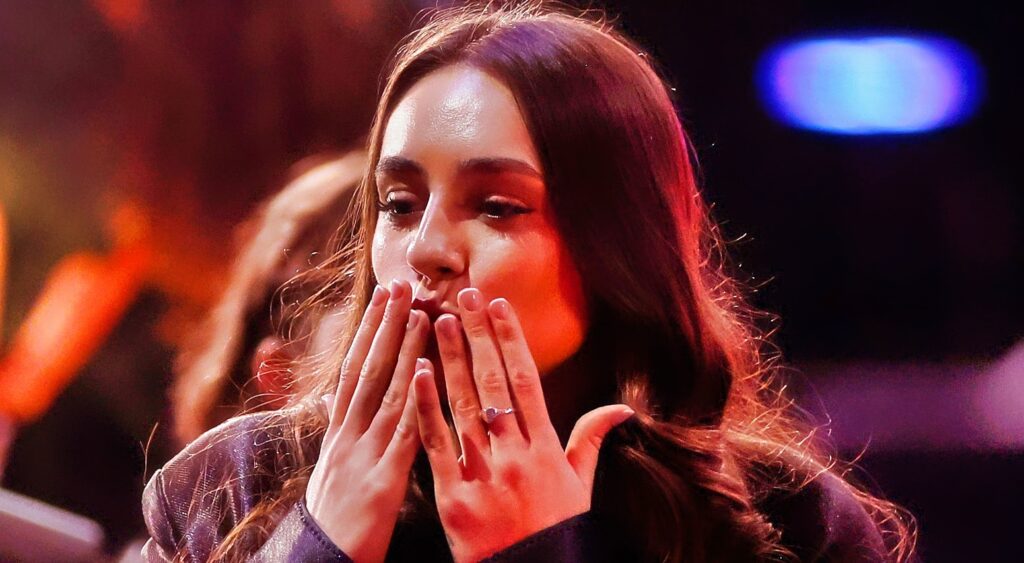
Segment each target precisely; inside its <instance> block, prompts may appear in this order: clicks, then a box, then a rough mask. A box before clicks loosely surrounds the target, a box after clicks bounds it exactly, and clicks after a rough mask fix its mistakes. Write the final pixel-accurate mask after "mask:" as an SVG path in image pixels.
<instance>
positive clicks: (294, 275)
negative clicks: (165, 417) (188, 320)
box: [171, 151, 365, 445]
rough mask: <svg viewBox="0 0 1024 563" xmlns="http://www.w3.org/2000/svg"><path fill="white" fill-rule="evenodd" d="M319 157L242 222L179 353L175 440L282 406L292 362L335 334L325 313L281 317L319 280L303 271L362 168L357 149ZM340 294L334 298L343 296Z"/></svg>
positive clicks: (315, 259) (321, 247)
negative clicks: (217, 289)
mask: <svg viewBox="0 0 1024 563" xmlns="http://www.w3.org/2000/svg"><path fill="white" fill-rule="evenodd" d="M318 160H320V161H321V162H320V163H319V164H313V163H311V162H305V163H303V164H300V165H299V166H298V167H297V168H298V169H300V170H303V171H302V172H301V173H299V175H298V177H297V178H296V179H295V180H293V181H291V182H290V183H289V184H288V185H287V186H285V187H284V189H282V190H281V192H280V193H278V194H275V195H274V196H273V197H271V198H270V199H269V200H268V201H267V202H266V203H264V204H263V205H262V206H261V207H260V209H259V210H258V211H257V212H256V214H255V216H254V217H253V218H251V219H250V220H248V221H246V223H245V224H244V225H243V227H242V229H241V232H242V233H243V235H242V236H243V241H244V242H243V243H242V245H241V247H240V250H239V251H238V254H237V257H236V258H235V260H234V265H233V268H232V272H231V275H230V277H229V279H228V285H227V288H226V289H225V290H224V294H223V295H222V296H221V298H220V300H219V301H218V302H217V303H216V304H215V305H214V306H213V308H212V309H211V311H210V315H209V317H208V318H207V319H206V321H205V322H204V324H203V326H202V328H200V330H198V331H196V332H195V333H194V334H193V335H192V336H191V337H190V338H189V339H188V341H187V342H186V344H185V346H184V347H183V348H182V349H181V352H180V354H179V357H178V360H177V362H176V363H177V366H176V370H175V371H176V376H175V382H174V385H173V386H172V391H171V397H172V409H173V413H172V419H173V420H174V431H175V437H176V438H177V439H178V441H179V442H180V443H181V445H185V444H187V443H189V442H191V441H192V440H194V439H196V438H197V437H199V435H200V434H202V433H203V432H205V431H207V430H209V429H210V428H212V427H214V426H216V425H217V424H220V423H221V422H223V421H225V420H227V419H228V418H230V417H232V416H235V415H237V414H240V413H241V412H243V411H253V410H260V409H264V408H273V407H276V406H279V405H280V404H282V403H283V402H285V401H286V400H287V393H288V390H289V388H290V387H291V380H292V379H293V376H292V370H294V369H300V366H299V365H298V364H299V363H300V362H299V360H300V359H301V358H303V357H304V356H306V355H307V354H313V355H316V354H317V353H318V352H320V351H321V350H324V349H325V348H326V347H328V346H330V343H332V342H333V340H334V339H333V337H332V333H333V331H334V330H337V326H336V325H338V324H339V323H340V320H339V319H338V315H337V314H334V315H332V314H324V315H323V322H324V323H326V324H325V325H323V326H321V327H313V326H309V324H308V323H305V324H296V325H288V326H285V324H284V322H283V321H284V320H285V319H288V318H290V317H291V313H292V312H293V311H294V308H295V306H296V305H298V304H299V303H301V302H304V301H306V300H307V299H308V298H309V297H311V296H312V294H313V292H315V291H317V290H318V289H319V286H320V285H322V284H323V281H324V280H322V279H319V278H318V277H317V276H316V275H315V273H307V274H306V275H304V276H303V275H301V274H303V273H306V272H308V271H309V270H313V271H314V272H315V271H316V270H317V269H318V268H319V267H320V266H321V264H322V262H323V261H324V259H325V258H326V256H327V255H328V254H327V249H328V247H329V242H330V241H331V238H332V236H334V235H335V233H336V231H337V226H338V222H339V221H340V219H341V218H342V217H343V216H344V215H345V213H346V212H347V211H348V206H349V204H350V202H351V199H352V192H353V191H354V190H355V187H356V184H358V182H359V180H360V179H361V175H362V172H363V168H364V166H365V155H364V154H363V153H362V152H361V151H357V152H354V153H350V154H348V155H346V156H345V157H343V158H339V159H331V160H328V161H326V162H323V159H318ZM339 290H340V291H339V294H338V295H336V296H335V298H336V299H338V300H340V299H341V298H343V297H344V295H345V294H346V293H347V289H346V288H339ZM338 306H340V303H338ZM316 328H320V329H321V330H314V329H316Z"/></svg>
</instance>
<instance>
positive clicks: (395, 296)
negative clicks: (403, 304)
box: [391, 279, 405, 301]
mask: <svg viewBox="0 0 1024 563" xmlns="http://www.w3.org/2000/svg"><path fill="white" fill-rule="evenodd" d="M404 296H405V285H404V284H403V283H402V282H400V281H398V280H397V279H395V280H391V300H392V301H398V300H399V299H401V298H402V297H404Z"/></svg>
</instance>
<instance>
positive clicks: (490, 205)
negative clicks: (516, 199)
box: [481, 200, 533, 219]
mask: <svg viewBox="0 0 1024 563" xmlns="http://www.w3.org/2000/svg"><path fill="white" fill-rule="evenodd" d="M481 211H482V212H483V213H484V214H485V215H487V216H488V217H490V218H492V219H506V218H509V217H514V216H516V215H524V214H526V213H529V212H530V211H533V210H532V209H530V208H528V207H523V206H522V205H518V204H515V203H512V202H508V201H500V200H488V201H485V202H484V203H483V205H482V206H481Z"/></svg>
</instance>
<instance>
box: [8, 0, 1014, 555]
mask: <svg viewBox="0 0 1024 563" xmlns="http://www.w3.org/2000/svg"><path fill="white" fill-rule="evenodd" d="M570 3H571V4H577V5H584V6H593V7H603V8H606V9H607V11H608V12H609V13H610V14H612V15H617V19H618V21H619V24H620V25H621V26H622V27H623V28H624V29H625V30H626V32H627V33H628V34H630V35H631V36H633V37H634V38H636V39H637V40H638V41H639V42H640V43H641V44H642V45H644V46H645V48H647V49H648V50H649V51H648V52H649V53H650V54H651V55H652V56H653V57H654V58H655V59H656V60H658V61H660V63H661V64H662V67H663V68H662V71H663V73H664V75H665V76H666V77H667V79H668V80H669V82H670V83H671V85H672V86H673V87H674V88H675V90H676V95H677V96H678V104H679V108H680V111H681V114H682V116H683V118H684V121H685V123H686V125H687V127H688V129H689V133H690V135H691V139H692V141H693V144H694V146H695V149H696V153H697V155H698V157H699V160H700V164H701V173H702V177H703V179H702V182H703V185H704V190H705V194H706V196H707V198H708V200H709V201H711V202H712V203H713V205H714V210H713V212H714V214H715V216H716V218H718V219H719V220H720V221H721V223H722V228H723V231H724V234H725V235H726V237H727V238H728V239H730V240H733V241H735V242H734V243H733V244H732V252H733V256H734V257H735V259H736V262H737V263H739V264H741V268H742V272H743V273H744V275H745V276H746V277H748V278H749V279H750V281H751V283H752V284H753V285H754V286H755V287H756V288H757V291H756V293H755V294H754V301H755V304H756V305H757V306H759V307H761V308H763V309H766V310H768V311H771V312H774V313H777V314H778V315H779V317H780V319H781V320H780V321H779V322H778V323H777V324H778V332H777V333H776V336H775V338H776V342H777V343H778V345H779V346H780V348H781V349H782V352H783V354H784V358H785V360H786V363H787V364H788V365H789V366H790V367H791V368H792V369H791V370H790V371H789V375H790V377H791V380H792V384H791V388H792V389H793V390H794V392H795V393H796V394H797V395H798V397H799V398H800V401H801V403H802V404H803V405H804V406H805V408H807V409H808V410H809V411H810V412H811V413H813V414H815V415H816V416H817V417H819V419H820V420H822V422H828V421H831V426H830V428H831V437H832V440H833V441H834V442H835V444H836V445H837V447H838V449H839V451H840V453H841V454H842V456H843V457H845V458H846V459H852V458H858V459H859V461H858V464H859V466H860V467H861V468H863V470H864V474H865V475H866V476H868V477H870V479H871V480H872V481H873V482H874V483H875V485H874V486H875V488H876V489H877V490H878V491H880V492H881V493H883V494H885V495H887V496H888V497H889V498H891V499H892V500H894V501H896V502H898V503H900V504H902V505H904V506H906V507H907V508H909V509H910V510H911V512H913V513H914V514H915V515H916V517H917V518H918V521H919V524H920V528H921V539H920V543H919V547H920V552H921V554H922V556H923V558H924V560H926V561H963V560H976V561H1000V560H1010V559H1011V555H1012V554H1013V553H1014V552H1015V551H1016V549H1014V547H1015V545H1014V540H1013V538H1015V534H1014V533H1015V532H1016V531H1017V530H1016V529H1017V528H1018V527H1019V524H1020V518H1019V516H1018V510H1017V509H1018V507H1019V506H1020V504H1021V503H1022V502H1024V482H1022V480H1021V479H1020V476H1021V475H1022V474H1024V323H1022V321H1021V319H1022V313H1024V296H1022V288H1024V193H1022V189H1021V186H1022V182H1021V180H1022V172H1021V168H1020V166H1019V164H1018V163H1019V161H1020V158H1019V156H1018V155H1017V154H1016V153H1017V152H1018V151H1019V150H1020V148H1019V147H1020V143H1019V141H1014V139H1017V138H1018V137H1019V135H1020V133H1019V132H1020V130H1021V126H1022V125H1024V120H1022V119H1021V118H1022V111H1024V110H1022V108H1021V105H1020V104H1019V102H1017V101H1015V100H1017V98H1015V96H1016V95H1017V94H1018V93H1019V92H1020V91H1021V87H1022V86H1024V84H1022V76H1024V74H1022V72H1021V71H1022V69H1021V68H1020V64H1019V57H1017V56H1016V55H1014V53H1016V52H1018V51H1017V49H1018V48H1019V47H1018V48H1014V47H1013V45H1014V44H1016V43H1017V42H1018V41H1019V34H1020V32H1021V31H1022V26H1021V21H1020V19H1018V18H1013V17H1009V16H1008V15H1007V13H1006V12H1005V11H1003V10H1001V9H999V7H998V6H996V5H995V3H991V5H989V4H988V3H986V2H981V3H979V4H976V5H971V6H970V7H969V9H967V8H965V7H964V6H960V7H959V8H958V9H956V10H952V9H948V10H947V9H942V8H941V7H940V6H939V5H936V4H935V3H933V2H925V1H924V0H913V1H906V0H899V1H890V2H876V1H864V2H856V3H851V2H843V3H835V2H809V1H804V2H798V1H789V0H779V1H776V2H771V3H747V2H720V1H715V2H713V1H704V0H689V1H685V2H667V1H665V2H655V1H646V2H626V1H624V0H620V1H615V0H606V1H602V2H590V1H588V2H570ZM434 4H435V2H433V1H431V2H424V1H417V0H381V1H370V0H309V1H304V2H285V1H269V0H268V1H239V2H203V3H198V2H197V3H179V2H171V1H159V0H79V1H74V2H38V1H30V0H0V211H2V213H0V227H3V222H4V220H5V221H6V227H5V228H4V229H0V231H2V232H0V250H2V251H3V253H4V254H5V255H6V263H5V262H4V260H0V281H2V283H3V285H2V286H0V320H2V330H0V346H2V347H0V351H2V356H3V359H2V360H0V391H3V392H4V393H6V394H7V397H8V399H4V400H0V410H4V409H6V411H7V412H8V413H9V415H10V416H9V418H11V419H12V420H15V421H19V422H17V423H15V424H11V425H9V427H8V429H7V430H3V429H0V450H2V448H3V446H2V443H3V442H4V441H5V440H3V434H4V432H6V433H7V435H8V436H9V437H10V436H13V439H11V440H8V441H10V446H9V451H7V456H6V458H7V463H6V469H5V470H4V471H3V483H2V484H3V487H4V488H6V489H9V490H10V491H13V492H16V493H20V494H23V495H25V496H27V497H32V498H35V499H40V500H42V501H45V502H47V503H49V504H52V505H55V506H59V507H62V508H65V509H67V510H70V511H72V512H74V513H77V514H80V515H84V516H86V517H88V518H90V519H93V520H95V521H96V522H97V523H99V525H100V526H101V527H102V529H103V530H104V536H103V540H102V542H103V545H104V549H106V550H107V551H108V552H110V553H115V552H117V551H118V550H119V549H120V548H121V547H122V546H124V545H125V544H126V543H127V542H129V541H131V540H132V539H133V538H135V537H137V536H138V535H139V534H140V533H141V532H142V528H141V514H140V511H139V508H138V498H139V496H140V495H141V490H142V486H143V484H144V479H145V477H147V476H148V475H149V474H151V473H152V471H153V469H154V468H155V467H159V466H160V465H162V464H163V463H164V462H165V461H166V460H167V459H168V457H169V456H170V455H172V454H173V453H174V452H175V451H176V450H177V447H176V446H175V444H174V441H173V439H172V438H171V437H170V435H169V430H168V427H167V425H168V421H167V416H166V415H167V408H168V407H167V399H166V393H167V389H168V386H169V385H170V382H171V377H172V370H173V358H174V354H175V352H176V351H177V350H178V349H179V348H180V347H181V346H182V343H183V342H184V341H185V340H186V338H187V335H188V334H189V333H190V332H191V331H193V330H195V327H196V326H197V323H199V322H200V319H202V317H203V315H204V314H205V312H206V311H207V310H208V308H209V307H210V306H211V305H212V304H213V302H214V301H215V300H216V299H217V297H218V295H220V293H221V291H222V290H223V289H224V287H225V285H226V283H227V277H228V276H229V273H230V269H231V261H232V257H233V256H234V252H235V251H236V250H237V248H238V246H239V244H240V243H239V239H240V237H241V235H240V234H239V233H240V225H241V224H242V223H243V220H244V219H245V218H246V217H247V216H249V215H250V214H251V213H252V212H253V211H254V210H256V209H257V207H258V205H259V202H261V201H263V200H264V199H265V198H266V197H267V196H269V195H271V194H272V193H274V192H275V191H276V190H277V189H279V188H280V187H281V186H282V185H284V184H285V183H286V182H287V181H288V180H289V179H291V178H293V177H294V176H295V175H296V174H298V173H299V172H301V171H302V165H301V164H297V163H302V162H308V161H309V158H310V157H314V158H318V157H324V155H327V157H333V156H337V155H340V154H343V153H344V152H346V151H348V150H351V149H353V148H358V147H359V146H360V143H361V141H362V137H363V135H364V134H365V132H366V128H367V126H368V124H369V121H370V118H371V111H372V108H373V105H374V101H375V96H376V93H377V89H378V79H379V76H380V69H381V65H382V64H383V62H384V61H385V60H386V58H387V56H388V54H389V53H390V52H391V50H392V48H393V47H394V45H395V43H396V42H397V40H398V39H399V38H401V37H402V36H403V35H405V34H406V33H407V32H409V31H410V30H411V29H413V26H414V21H415V16H416V14H417V13H418V12H419V11H420V10H421V9H422V8H424V7H425V6H427V5H434ZM442 4H444V2H442ZM324 158H326V157H324ZM297 166H298V168H296V167H297ZM26 342H29V343H33V344H31V345H28V344H25V343H26ZM25 373H32V374H36V375H38V377H39V380H45V381H47V382H49V383H47V384H46V386H45V389H42V390H39V389H33V390H32V391H31V392H27V391H25V390H24V389H23V388H21V387H19V385H20V383H19V381H23V380H24V379H25V378H24V376H23V375H22V374H25ZM5 386H6V387H5ZM10 397H15V398H13V399H12V398H10ZM4 401H6V403H5V402H4ZM158 423H159V424H158ZM147 451H148V455H147V454H146V452H147ZM3 457H4V455H3V452H2V451H0V459H3ZM112 460H116V461H112ZM0 465H2V464H0ZM71 473H73V474H74V475H76V476H77V478H78V479H79V480H80V481H82V482H84V481H87V482H90V483H95V486H90V487H89V488H88V490H83V487H81V486H80V485H77V484H76V481H72V480H70V479H67V478H66V476H67V475H69V474H71ZM2 533H3V532H0V534H2Z"/></svg>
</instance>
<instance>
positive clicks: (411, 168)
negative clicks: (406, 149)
mask: <svg viewBox="0 0 1024 563" xmlns="http://www.w3.org/2000/svg"><path fill="white" fill-rule="evenodd" d="M386 173H392V174H411V175H415V176H420V177H423V176H425V175H426V174H425V173H424V171H423V167H422V166H420V165H419V164H418V163H417V162H416V161H414V160H411V159H408V158H405V157H404V156H386V157H384V158H382V159H380V161H379V162H377V168H376V169H374V174H375V175H377V176H380V175H382V174H386Z"/></svg>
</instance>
